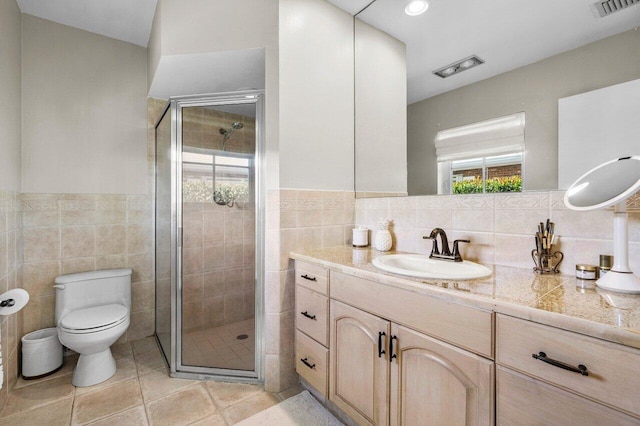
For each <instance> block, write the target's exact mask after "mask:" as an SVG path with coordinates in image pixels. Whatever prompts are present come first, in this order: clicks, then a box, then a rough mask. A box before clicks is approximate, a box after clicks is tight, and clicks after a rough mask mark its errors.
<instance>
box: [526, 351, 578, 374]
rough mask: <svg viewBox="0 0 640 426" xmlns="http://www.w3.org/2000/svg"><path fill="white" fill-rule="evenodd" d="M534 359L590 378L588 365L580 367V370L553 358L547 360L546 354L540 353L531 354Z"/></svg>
mask: <svg viewBox="0 0 640 426" xmlns="http://www.w3.org/2000/svg"><path fill="white" fill-rule="evenodd" d="M531 356H532V357H534V358H535V359H538V360H540V361H542V362H546V363H547V364H551V365H554V366H556V367H560V368H562V369H564V370H569V371H573V372H574V373H580V374H582V375H583V376H588V375H589V372H588V371H587V366H586V365H582V364H580V365H578V368H576V367H574V366H572V365H569V364H566V363H564V362H562V361H556V360H555V359H551V358H547V354H546V353H544V352H538V354H537V355H536V354H531Z"/></svg>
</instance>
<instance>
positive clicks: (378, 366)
mask: <svg viewBox="0 0 640 426" xmlns="http://www.w3.org/2000/svg"><path fill="white" fill-rule="evenodd" d="M353 250H359V252H358V253H357V255H354V254H356V253H354V251H353ZM361 250H365V251H366V257H367V259H366V262H365V261H360V259H364V256H363V252H362V251H361ZM377 255H378V254H377V252H375V251H373V250H369V249H352V248H351V247H346V246H345V247H334V248H329V249H320V250H315V251H311V252H308V253H304V254H302V253H292V254H291V257H292V258H294V259H295V260H296V271H295V277H296V279H295V281H296V369H297V372H298V373H299V374H300V376H301V377H302V378H303V379H304V380H305V381H306V382H307V383H308V384H309V385H311V386H312V387H314V388H315V390H316V391H317V392H319V393H320V394H322V395H324V396H325V397H326V398H328V399H329V400H330V401H331V402H332V403H333V404H335V405H336V406H337V407H339V408H340V409H341V410H342V411H344V412H345V413H346V414H348V415H349V416H350V417H351V418H352V419H353V420H354V421H355V422H356V423H358V424H365V425H370V424H374V425H388V424H391V425H401V424H405V425H417V424H441V423H442V419H447V424H468V425H491V424H499V425H512V424H568V423H571V424H638V423H640V404H638V403H637V401H636V396H637V395H638V394H640V379H639V378H638V372H639V371H640V298H638V297H635V296H625V295H616V299H615V301H616V303H615V304H616V305H617V306H618V307H614V306H612V305H611V304H610V301H611V299H610V298H609V299H607V298H606V294H604V295H603V294H602V293H601V292H598V291H596V290H581V291H576V285H575V278H574V277H568V276H537V275H535V274H534V273H533V272H532V271H530V270H524V269H517V268H508V267H497V266H496V267H494V270H493V275H492V276H491V277H488V278H485V279H479V280H471V281H459V282H455V281H450V280H449V281H447V282H444V281H438V280H427V279H414V278H410V277H403V276H400V275H395V274H389V273H384V272H382V271H380V270H378V269H376V268H375V267H373V266H372V265H371V261H372V258H375V257H376V256H377ZM354 261H357V262H358V263H354ZM607 300H609V302H607ZM622 305H624V306H623V308H621V307H620V306H622ZM533 355H536V357H537V358H536V357H533ZM558 361H559V362H558Z"/></svg>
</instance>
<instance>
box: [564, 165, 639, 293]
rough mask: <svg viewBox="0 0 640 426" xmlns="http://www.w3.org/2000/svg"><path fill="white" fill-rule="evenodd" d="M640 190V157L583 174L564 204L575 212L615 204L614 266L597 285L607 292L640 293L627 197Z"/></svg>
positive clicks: (566, 195) (599, 167)
mask: <svg viewBox="0 0 640 426" xmlns="http://www.w3.org/2000/svg"><path fill="white" fill-rule="evenodd" d="M638 190H640V156H629V157H622V158H617V159H614V160H611V161H607V162H606V163H604V164H601V165H599V166H598V167H595V168H594V169H592V170H590V171H588V172H587V173H585V174H584V175H582V176H581V177H580V178H579V179H578V180H576V181H575V182H574V183H573V184H572V185H571V186H570V187H569V189H568V190H567V192H566V193H565V197H564V203H565V204H566V206H567V207H569V208H570V209H573V210H581V211H588V210H596V209H603V208H606V207H609V206H612V205H614V206H615V211H614V218H613V261H614V265H613V267H612V268H611V271H609V272H608V273H607V274H606V275H605V276H604V277H602V278H600V279H599V280H598V281H596V285H597V286H598V287H600V288H602V289H605V290H611V291H617V292H622V293H633V294H640V277H638V276H637V275H635V274H634V273H633V271H631V269H630V268H629V229H628V214H627V203H626V201H627V198H629V197H630V196H631V195H633V194H635V193H636V192H637V191H638Z"/></svg>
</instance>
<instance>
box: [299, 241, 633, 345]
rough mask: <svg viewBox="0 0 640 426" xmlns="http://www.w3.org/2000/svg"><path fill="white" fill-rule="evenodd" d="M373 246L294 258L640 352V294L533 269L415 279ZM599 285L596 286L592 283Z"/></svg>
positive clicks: (500, 268)
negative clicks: (381, 264)
mask: <svg viewBox="0 0 640 426" xmlns="http://www.w3.org/2000/svg"><path fill="white" fill-rule="evenodd" d="M394 253H401V252H395V251H390V252H386V253H379V252H377V251H375V250H373V249H371V248H353V247H350V246H338V247H330V248H324V249H316V250H310V251H301V252H292V253H291V254H290V257H291V258H292V259H296V260H301V261H305V262H309V263H314V264H318V265H322V266H325V267H327V268H330V269H333V270H336V271H340V272H344V273H347V274H351V275H355V276H359V277H362V278H366V279H369V280H373V281H376V282H380V283H382V284H385V285H390V286H394V287H400V288H404V289H408V290H411V291H415V292H418V293H424V294H429V295H432V296H434V297H438V298H441V299H446V300H451V301H455V302H459V303H464V304H466V305H470V306H474V307H477V308H480V309H486V310H492V311H495V312H498V313H503V314H507V315H512V316H515V317H519V318H523V319H527V320H531V321H535V322H539V323H542V324H547V325H550V326H554V327H558V328H562V329H565V330H570V331H574V332H577V333H582V334H586V335H589V336H593V337H597V338H600V339H604V340H608V341H611V342H615V343H621V344H624V345H628V346H632V347H635V348H639V349H640V296H634V295H625V294H621V293H612V292H608V291H603V290H600V289H596V288H590V289H585V288H580V287H578V286H577V283H578V280H577V279H576V278H575V276H570V275H537V274H535V273H534V272H533V270H531V269H522V268H511V267H507V266H493V265H485V266H488V267H490V268H492V270H493V274H492V275H491V276H490V277H487V278H483V279H477V280H465V281H452V280H432V279H424V278H412V277H406V276H402V275H397V274H392V273H388V272H384V271H381V270H380V269H377V268H376V267H375V266H373V265H372V264H371V261H372V260H373V259H374V258H375V257H377V256H381V255H385V254H394ZM588 283H592V284H593V285H594V286H595V282H594V281H591V282H588Z"/></svg>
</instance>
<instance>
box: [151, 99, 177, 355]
mask: <svg viewBox="0 0 640 426" xmlns="http://www.w3.org/2000/svg"><path fill="white" fill-rule="evenodd" d="M171 112H172V110H171V109H170V108H169V106H167V109H166V110H165V111H164V114H163V115H162V117H161V118H160V120H158V123H157V124H156V176H155V179H156V181H155V187H156V199H155V221H156V223H155V233H156V238H155V243H156V247H155V249H156V250H155V253H156V261H155V268H156V271H155V272H156V301H155V308H156V320H155V331H156V336H157V337H158V342H159V343H160V347H161V348H162V351H163V353H164V356H165V358H166V359H167V360H170V359H171V355H170V354H171V336H172V333H171V318H172V315H171V281H172V272H173V269H174V268H172V258H173V254H174V253H175V249H174V244H173V243H172V239H171V229H172V228H171V226H172V225H171V224H172V218H173V211H172V205H173V203H172V199H171V197H172V188H173V186H174V185H172V176H173V173H174V172H175V167H172V164H173V163H174V162H173V161H172V152H173V151H172V137H171V136H172V135H171Z"/></svg>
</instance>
